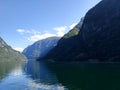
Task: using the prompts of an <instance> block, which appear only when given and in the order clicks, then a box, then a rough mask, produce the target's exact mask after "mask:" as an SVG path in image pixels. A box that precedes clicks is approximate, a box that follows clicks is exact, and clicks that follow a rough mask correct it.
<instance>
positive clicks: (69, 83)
mask: <svg viewBox="0 0 120 90" xmlns="http://www.w3.org/2000/svg"><path fill="white" fill-rule="evenodd" d="M0 90H120V64H119V63H54V64H53V63H49V64H48V63H47V64H46V63H43V62H38V61H35V60H28V62H27V63H19V64H18V63H17V62H0Z"/></svg>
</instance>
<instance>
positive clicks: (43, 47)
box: [22, 37, 60, 59]
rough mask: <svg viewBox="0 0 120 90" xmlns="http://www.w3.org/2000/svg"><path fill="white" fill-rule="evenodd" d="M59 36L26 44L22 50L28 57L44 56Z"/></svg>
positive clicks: (54, 44) (55, 43)
mask: <svg viewBox="0 0 120 90" xmlns="http://www.w3.org/2000/svg"><path fill="white" fill-rule="evenodd" d="M59 39H60V37H49V38H46V39H43V40H39V41H37V42H35V43H34V44H33V45H30V46H28V47H27V48H25V50H23V52H22V53H23V54H24V55H25V56H26V57H27V58H28V59H37V58H38V57H43V56H45V55H46V54H47V53H48V52H49V51H50V50H51V49H52V48H53V47H55V46H56V45H57V42H58V40H59Z"/></svg>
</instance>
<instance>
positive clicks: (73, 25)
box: [69, 23, 77, 29]
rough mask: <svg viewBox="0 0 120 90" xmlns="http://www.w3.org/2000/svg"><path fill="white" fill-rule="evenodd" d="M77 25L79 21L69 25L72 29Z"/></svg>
mask: <svg viewBox="0 0 120 90" xmlns="http://www.w3.org/2000/svg"><path fill="white" fill-rule="evenodd" d="M76 25H77V23H73V24H71V25H70V26H69V28H70V29H73V28H74V27H75V26H76Z"/></svg>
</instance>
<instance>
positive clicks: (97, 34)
mask: <svg viewBox="0 0 120 90" xmlns="http://www.w3.org/2000/svg"><path fill="white" fill-rule="evenodd" d="M78 29H79V30H80V31H79V34H78V35H76V36H74V37H70V38H69V39H68V40H66V41H65V42H64V46H63V44H58V45H57V46H56V47H55V49H53V50H52V52H50V53H48V55H47V56H46V58H48V59H54V60H55V61H92V62H94V61H95V62H96V61H97V62H109V61H110V62H111V61H112V62H114V61H120V0H102V1H101V2H100V3H98V4H97V5H96V6H95V7H93V8H92V9H90V10H89V11H88V12H87V14H86V16H85V18H84V21H83V25H82V27H81V28H78ZM58 43H59V42H58ZM61 53H63V54H61Z"/></svg>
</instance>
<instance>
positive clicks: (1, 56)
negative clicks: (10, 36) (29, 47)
mask: <svg viewBox="0 0 120 90" xmlns="http://www.w3.org/2000/svg"><path fill="white" fill-rule="evenodd" d="M25 60H26V58H25V56H24V55H22V54H21V53H20V52H18V51H15V50H13V49H12V48H11V47H10V46H8V45H7V44H6V42H5V41H4V40H3V39H2V38H1V37H0V61H25Z"/></svg>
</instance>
